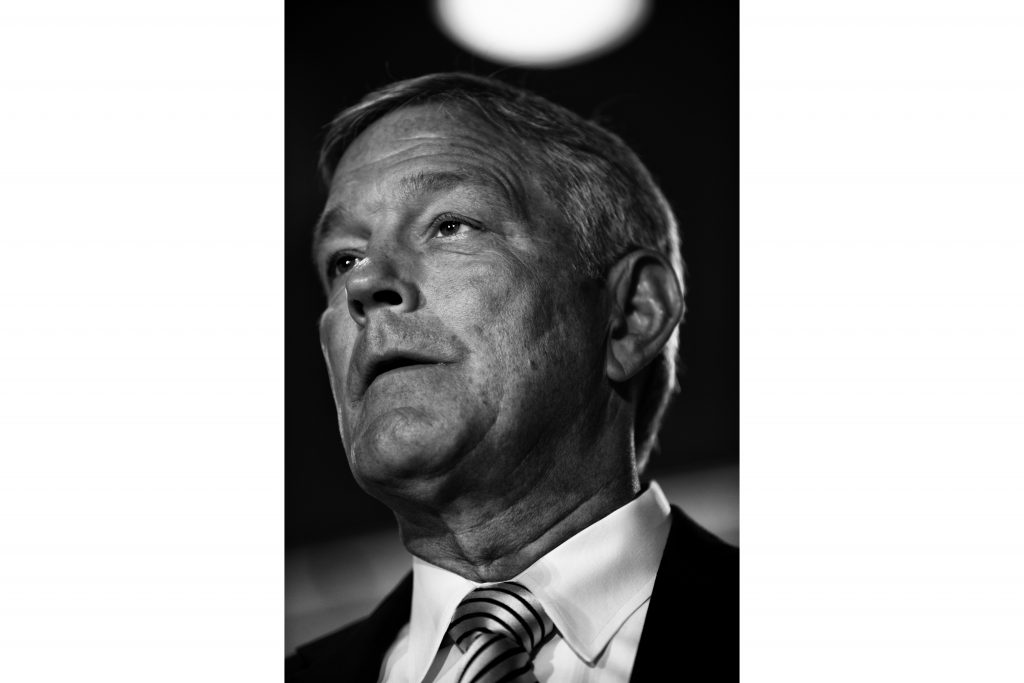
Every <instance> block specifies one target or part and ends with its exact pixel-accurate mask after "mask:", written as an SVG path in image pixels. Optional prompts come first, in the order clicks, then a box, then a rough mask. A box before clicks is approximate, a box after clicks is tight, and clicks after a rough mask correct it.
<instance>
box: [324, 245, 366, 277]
mask: <svg viewBox="0 0 1024 683" xmlns="http://www.w3.org/2000/svg"><path fill="white" fill-rule="evenodd" d="M359 261H360V257H358V256H356V255H355V254H349V253H348V252H339V253H337V254H335V255H334V256H332V257H331V258H330V260H329V261H328V262H327V280H328V281H331V280H334V279H335V278H337V277H340V276H342V275H344V274H345V273H347V272H348V271H350V270H352V268H353V267H354V266H355V265H356V264H357V263H359Z"/></svg>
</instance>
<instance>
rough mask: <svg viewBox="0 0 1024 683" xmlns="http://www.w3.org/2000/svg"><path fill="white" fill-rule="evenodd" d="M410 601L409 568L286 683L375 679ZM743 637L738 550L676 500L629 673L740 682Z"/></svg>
mask: <svg viewBox="0 0 1024 683" xmlns="http://www.w3.org/2000/svg"><path fill="white" fill-rule="evenodd" d="M411 605H412V574H411V573H410V574H409V575H407V576H406V577H405V579H403V580H402V582H401V583H400V584H399V585H398V587H397V588H395V590H393V591H392V592H391V594H390V595H388V596H387V597H386V598H385V599H384V602H382V603H381V604H380V606H379V607H377V609H376V611H374V612H373V614H371V615H370V616H368V617H366V618H365V619H363V620H362V621H358V622H356V623H354V624H352V625H351V626H348V627H347V628H344V629H341V630H340V631H336V632H334V633H332V634H330V635H327V636H324V637H323V638H320V639H319V640H315V641H313V642H312V643H309V644H307V645H304V646H302V647H300V648H299V649H298V651H297V652H296V653H295V654H294V655H292V656H291V657H289V658H288V659H287V661H286V666H285V669H286V672H287V681H288V683H312V682H314V681H315V682H317V683H319V682H320V681H323V682H325V683H326V682H330V683H341V682H342V681H352V682H353V683H361V682H363V681H365V682H366V683H376V681H377V677H378V676H379V674H380V667H381V664H382V663H383V661H384V655H385V654H386V653H387V651H388V648H389V647H391V644H392V643H393V642H394V641H395V637H396V636H397V635H398V631H399V630H400V629H401V628H402V627H403V626H404V625H405V624H406V623H407V622H408V621H409V611H410V609H411ZM739 638H740V632H739V550H738V549H737V548H734V547H732V546H730V545H727V544H726V543H724V542H723V541H721V540H720V539H718V538H717V537H716V536H713V535H712V534H711V533H709V532H708V531H706V530H704V529H703V528H701V527H700V526H699V525H698V524H697V523H696V522H694V521H693V520H692V519H690V518H689V517H687V516H686V514H685V513H683V512H682V511H681V510H680V509H679V508H677V507H675V506H673V507H672V530H671V531H670V532H669V536H668V542H667V544H666V546H665V554H664V556H663V557H662V559H661V566H660V567H659V568H658V576H657V578H656V579H655V581H654V591H653V593H652V594H651V603H650V607H649V608H648V611H647V619H646V620H645V622H644V630H643V635H642V636H641V639H640V647H639V649H638V650H637V653H636V660H635V662H634V664H633V674H632V677H631V679H630V680H631V681H670V680H681V679H682V678H683V677H684V676H685V678H687V679H688V680H691V681H716V682H717V681H738V680H739Z"/></svg>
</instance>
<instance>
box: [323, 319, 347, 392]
mask: <svg viewBox="0 0 1024 683" xmlns="http://www.w3.org/2000/svg"><path fill="white" fill-rule="evenodd" d="M350 323H351V317H350V316H349V315H348V310H347V309H340V308H333V307H332V308H328V309H327V310H326V311H324V313H323V315H321V316H320V350H321V351H322V352H323V355H324V361H326V363H327V372H328V374H329V375H330V378H331V390H332V391H333V392H334V401H335V403H337V404H338V405H339V406H340V405H341V403H340V402H339V401H338V397H339V393H338V392H339V391H341V390H342V386H341V382H344V380H345V373H346V371H347V369H348V361H349V358H350V357H351V355H352V342H353V338H352V332H351V331H350V330H349V329H348V328H349V327H351V324H350Z"/></svg>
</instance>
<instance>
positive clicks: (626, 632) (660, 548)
mask: <svg viewBox="0 0 1024 683" xmlns="http://www.w3.org/2000/svg"><path fill="white" fill-rule="evenodd" d="M671 523H672V518H671V515H670V512H669V504H668V501H667V500H666V499H665V495H664V494H663V493H662V491H661V488H660V487H659V486H658V485H657V484H656V483H654V482H651V485H650V486H649V487H648V489H647V490H646V491H645V492H644V493H642V494H641V495H640V496H638V497H637V498H635V499H633V500H632V501H631V502H629V503H628V504H626V505H624V506H622V507H621V508H619V509H618V510H615V511H614V512H612V513H611V514H609V515H608V516H606V517H604V518H602V519H600V520H598V521H597V522H595V523H593V524H591V525H590V526H589V527H587V528H586V529H583V530H582V531H580V532H579V533H577V534H576V535H575V536H573V537H571V538H569V539H568V540H566V541H565V542H564V543H562V544H561V545H559V546H558V547H557V548H555V549H553V550H552V551H550V552H549V553H548V554H546V555H544V556H543V557H542V558H540V559H539V560H537V561H536V562H534V563H533V564H532V565H531V566H530V567H529V568H527V569H526V570H524V571H523V572H522V573H521V574H520V575H519V576H517V577H515V578H514V579H513V580H514V581H517V582H518V583H520V584H522V585H523V586H525V587H526V588H527V589H529V591H530V592H531V593H533V595H534V596H535V597H536V598H537V600H539V601H540V603H541V605H542V606H543V607H544V609H545V611H547V613H548V616H550V617H551V620H552V621H553V622H554V624H555V628H556V629H557V632H556V633H555V635H554V637H553V638H551V639H550V640H549V641H548V642H547V643H545V644H544V645H543V646H542V647H541V649H540V651H539V652H538V653H537V655H536V657H535V658H534V660H533V668H534V672H535V673H536V675H537V679H538V680H540V681H559V683H562V682H565V683H591V682H595V683H596V682H597V681H600V682H602V683H604V682H605V681H628V680H629V675H630V673H631V672H632V670H633V661H634V659H635V658H636V651H637V647H638V646H639V644H640V634H641V633H642V631H643V626H644V619H645V618H646V616H647V607H648V604H649V603H650V599H651V591H652V589H653V588H654V579H655V576H656V575H657V573H658V566H659V564H660V563H661V556H662V553H663V552H664V550H665V542H666V540H667V539H668V531H669V527H670V526H671ZM412 573H413V584H412V585H413V588H412V614H411V617H410V620H409V623H408V624H406V625H405V626H404V627H403V628H402V630H401V631H399V633H398V637H397V638H396V639H395V642H394V644H393V645H392V646H391V648H390V649H389V650H388V652H387V655H385V657H384V664H383V666H382V667H381V672H380V677H379V679H378V680H379V681H381V682H386V683H454V681H456V680H457V678H458V675H459V673H460V669H461V667H460V664H459V658H460V657H461V655H462V652H461V651H460V650H459V649H458V648H457V647H455V645H454V644H453V643H452V641H451V639H449V638H448V637H447V636H446V635H445V632H446V631H447V629H448V624H449V623H450V622H451V618H452V615H453V614H454V613H455V608H456V607H458V605H459V603H460V602H462V599H463V598H464V597H465V596H466V595H467V594H468V593H469V592H470V591H472V590H474V589H475V588H478V587H480V586H485V585H492V584H483V583H475V582H473V581H470V580H468V579H465V578H463V577H461V576H459V575H458V574H454V573H452V572H450V571H448V570H446V569H441V568H440V567H436V566H434V565H432V564H430V563H429V562H425V561H423V560H421V559H419V558H417V557H414V558H413V565H412Z"/></svg>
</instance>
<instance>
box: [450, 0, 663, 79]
mask: <svg viewBox="0 0 1024 683" xmlns="http://www.w3.org/2000/svg"><path fill="white" fill-rule="evenodd" d="M435 7H436V10H437V18H438V22H439V23H440V25H441V28H442V29H443V30H444V31H445V32H446V33H447V34H448V35H449V36H450V37H451V39H452V40H454V41H455V42H456V43H458V44H459V45H461V46H462V47H464V48H465V49H467V50H469V51H471V52H475V53H477V54H478V55H480V56H482V57H485V58H487V59H489V60H491V61H493V62H499V63H502V64H510V65H517V66H534V67H538V66H539V67H553V66H565V65H567V64H570V63H573V62H579V61H582V60H584V59H587V58H590V57H594V56H596V55H598V54H601V53H603V52H607V51H608V50H611V49H612V48H614V47H617V46H618V45H621V44H622V43H623V42H625V41H626V40H628V39H629V38H630V37H631V36H632V35H633V34H634V33H635V32H636V30H637V29H638V28H640V25H641V24H642V23H643V21H644V19H646V18H647V14H648V10H649V3H648V2H647V1H646V0H437V2H436V5H435Z"/></svg>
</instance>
